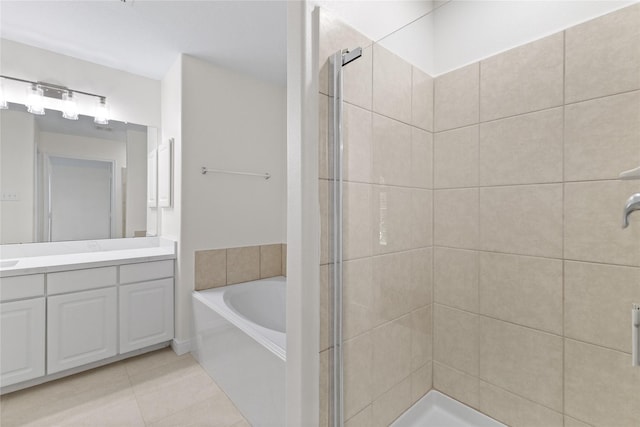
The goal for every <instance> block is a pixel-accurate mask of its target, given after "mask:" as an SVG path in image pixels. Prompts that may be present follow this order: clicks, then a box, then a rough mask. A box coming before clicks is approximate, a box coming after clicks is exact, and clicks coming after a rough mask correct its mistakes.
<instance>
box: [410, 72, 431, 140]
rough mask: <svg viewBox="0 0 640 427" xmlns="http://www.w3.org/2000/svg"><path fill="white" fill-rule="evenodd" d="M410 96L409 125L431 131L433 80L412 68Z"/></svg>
mask: <svg viewBox="0 0 640 427" xmlns="http://www.w3.org/2000/svg"><path fill="white" fill-rule="evenodd" d="M412 80H413V85H412V90H413V93H412V96H411V124H412V125H414V126H417V127H419V128H421V129H424V130H429V131H432V130H433V78H432V77H431V76H430V75H428V74H426V73H424V72H423V71H422V70H420V69H418V68H416V67H413V76H412Z"/></svg>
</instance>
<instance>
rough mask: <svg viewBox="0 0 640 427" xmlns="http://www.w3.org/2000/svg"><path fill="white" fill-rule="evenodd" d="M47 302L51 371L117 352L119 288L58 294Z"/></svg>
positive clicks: (48, 361) (102, 357)
mask: <svg viewBox="0 0 640 427" xmlns="http://www.w3.org/2000/svg"><path fill="white" fill-rule="evenodd" d="M47 303H48V310H47V345H48V347H47V373H48V374H53V373H54V372H59V371H63V370H65V369H70V368H73V367H76V366H81V365H84V364H87V363H91V362H95V361H97V360H101V359H105V358H107V357H111V356H114V355H115V354H116V353H117V348H116V347H117V309H118V307H117V291H116V288H115V287H112V288H105V289H97V290H93V291H85V292H75V293H71V294H66V295H57V296H53V297H49V298H48V300H47Z"/></svg>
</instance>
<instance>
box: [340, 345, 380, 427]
mask: <svg viewBox="0 0 640 427" xmlns="http://www.w3.org/2000/svg"><path fill="white" fill-rule="evenodd" d="M372 363H373V343H372V341H371V334H370V333H366V334H363V335H360V336H359V337H357V338H354V339H352V340H349V341H346V342H345V343H344V417H345V419H349V418H351V417H352V416H354V415H356V414H357V413H358V412H360V411H361V410H362V409H364V408H365V407H366V406H368V405H370V404H371V402H372V399H373V395H372V387H371V369H372Z"/></svg>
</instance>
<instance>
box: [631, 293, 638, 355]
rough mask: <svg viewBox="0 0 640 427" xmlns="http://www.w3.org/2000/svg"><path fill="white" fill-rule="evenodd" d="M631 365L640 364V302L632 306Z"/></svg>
mask: <svg viewBox="0 0 640 427" xmlns="http://www.w3.org/2000/svg"><path fill="white" fill-rule="evenodd" d="M631 337H632V338H631V366H640V304H633V306H632V307H631Z"/></svg>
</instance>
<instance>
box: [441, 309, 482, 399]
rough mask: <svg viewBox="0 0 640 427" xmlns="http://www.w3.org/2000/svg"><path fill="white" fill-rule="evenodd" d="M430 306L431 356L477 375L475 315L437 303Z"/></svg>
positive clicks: (478, 327)
mask: <svg viewBox="0 0 640 427" xmlns="http://www.w3.org/2000/svg"><path fill="white" fill-rule="evenodd" d="M433 310H434V311H433V359H434V360H435V361H437V362H440V363H442V364H446V365H448V366H450V367H452V368H455V369H457V370H460V371H463V372H465V373H467V374H471V375H476V376H477V375H478V336H479V331H480V325H479V320H478V316H477V315H475V314H471V313H468V312H466V311H461V310H456V309H452V308H448V307H445V306H443V305H440V304H434V306H433ZM436 388H437V387H436Z"/></svg>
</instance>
